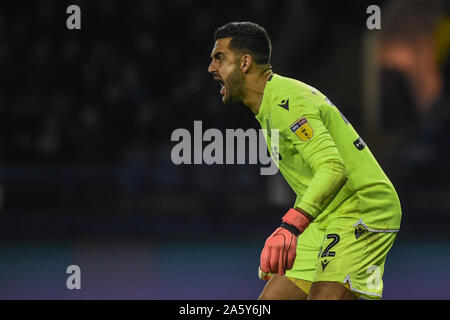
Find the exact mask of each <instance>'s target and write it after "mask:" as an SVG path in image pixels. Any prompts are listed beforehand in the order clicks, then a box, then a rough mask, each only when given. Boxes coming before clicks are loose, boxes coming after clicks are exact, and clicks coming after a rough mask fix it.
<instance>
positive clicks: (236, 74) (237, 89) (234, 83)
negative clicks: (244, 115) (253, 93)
mask: <svg viewBox="0 0 450 320" xmlns="http://www.w3.org/2000/svg"><path fill="white" fill-rule="evenodd" d="M224 83H225V88H226V89H225V90H226V91H225V95H224V97H223V102H224V103H232V102H238V101H242V100H243V97H244V95H243V92H242V88H243V84H244V77H243V75H242V74H241V72H240V70H239V68H235V69H234V70H233V71H232V72H231V73H230V75H229V76H228V78H227V79H226V80H225V81H224Z"/></svg>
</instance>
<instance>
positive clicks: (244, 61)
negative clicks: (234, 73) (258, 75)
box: [239, 54, 253, 73]
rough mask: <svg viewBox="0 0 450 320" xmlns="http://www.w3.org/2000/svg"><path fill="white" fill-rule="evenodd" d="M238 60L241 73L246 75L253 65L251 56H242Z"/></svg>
mask: <svg viewBox="0 0 450 320" xmlns="http://www.w3.org/2000/svg"><path fill="white" fill-rule="evenodd" d="M240 60H241V61H240V65H239V67H240V68H241V71H242V72H243V73H247V72H248V70H249V69H250V67H251V66H252V63H253V59H252V56H251V55H249V54H244V55H243V56H242V57H241V59H240Z"/></svg>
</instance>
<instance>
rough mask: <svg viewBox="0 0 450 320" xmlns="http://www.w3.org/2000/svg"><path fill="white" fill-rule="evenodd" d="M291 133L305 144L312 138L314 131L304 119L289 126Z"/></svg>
mask: <svg viewBox="0 0 450 320" xmlns="http://www.w3.org/2000/svg"><path fill="white" fill-rule="evenodd" d="M291 131H292V132H293V133H295V135H296V136H297V137H298V138H299V139H300V140H302V141H304V142H306V141H309V140H311V139H312V138H313V137H314V129H313V128H312V127H311V125H310V124H309V122H308V120H307V119H306V118H301V119H298V120H297V121H295V122H294V123H293V124H291Z"/></svg>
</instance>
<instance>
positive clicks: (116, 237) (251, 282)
mask: <svg viewBox="0 0 450 320" xmlns="http://www.w3.org/2000/svg"><path fill="white" fill-rule="evenodd" d="M72 4H76V5H78V6H79V7H80V9H81V30H68V29H67V27H66V20H67V18H68V17H69V14H67V13H66V9H67V7H68V6H69V5H72ZM370 4H377V5H378V6H380V8H381V30H368V28H367V27H366V20H367V18H368V17H369V16H370V14H367V13H366V9H367V7H368V6H369V5H370ZM244 20H249V21H253V22H257V23H259V24H261V25H262V26H264V27H265V28H266V29H267V30H268V32H269V35H270V36H271V38H272V45H273V56H272V66H273V69H274V71H275V72H276V73H279V74H281V75H285V76H290V77H294V78H297V79H299V80H301V81H303V82H306V83H308V84H310V85H312V86H314V87H316V88H317V89H319V90H320V91H322V92H323V93H325V94H326V95H327V96H328V97H329V98H330V99H331V100H332V101H333V102H334V104H336V105H337V106H338V107H339V109H340V110H341V111H342V112H343V113H344V114H345V116H346V117H347V119H349V121H350V122H351V123H352V124H353V126H354V127H355V128H356V130H357V131H358V132H359V133H360V135H361V136H362V137H363V139H364V140H365V141H366V142H367V144H368V145H369V147H370V148H371V150H372V152H373V154H374V155H375V157H376V158H377V159H378V160H379V162H380V164H381V166H382V167H383V168H384V169H385V171H386V173H387V174H388V176H389V177H390V179H391V180H392V182H393V183H394V185H395V187H396V188H397V191H398V193H399V196H400V200H401V203H402V207H403V220H402V229H401V232H400V233H399V235H398V238H397V241H396V243H395V244H394V247H393V248H392V250H391V252H390V254H389V255H388V259H387V262H386V269H385V277H384V281H385V283H384V287H385V291H384V298H386V299H449V298H450V277H449V276H448V270H449V267H450V258H449V257H448V254H447V253H448V252H450V228H449V225H450V200H449V198H450V164H449V161H450V102H449V99H450V96H449V94H450V90H449V74H450V72H449V63H450V61H449V56H450V55H449V52H450V51H449V50H450V1H444V0H443V1H438V0H436V1H434V0H428V1H412V0H411V1H401V0H395V1H376V2H368V1H358V0H354V1H350V0H345V1H333V2H331V1H300V0H277V1H272V0H252V1H237V0H227V1H222V2H212V1H194V0H167V1H118V0H103V1H56V0H41V1H29V2H26V1H14V2H13V1H6V2H2V3H1V4H0V79H1V86H0V130H1V135H0V148H1V149H0V151H1V152H0V240H1V243H0V288H1V289H0V298H2V299H48V298H56V299H78V298H82V299H94V298H96V299H116V298H118V299H133V298H135V299H254V298H256V297H257V296H258V294H259V292H260V290H261V289H262V287H263V286H264V283H263V282H262V281H261V280H258V279H257V274H256V271H257V267H258V264H259V254H260V250H261V249H262V246H263V244H264V241H265V239H266V237H267V236H268V235H270V233H271V232H272V231H273V229H274V228H275V227H277V226H278V225H279V220H280V217H281V216H282V215H283V214H284V212H285V211H286V210H287V209H288V208H289V207H290V206H292V204H293V201H294V195H293V193H292V191H291V190H290V189H289V188H288V186H287V184H286V183H285V182H284V180H283V179H282V177H280V175H279V174H278V175H276V176H261V175H260V173H259V170H260V166H259V165H250V164H248V165H237V164H236V165H211V166H208V165H179V166H177V165H174V164H173V163H172V161H171V158H170V155H171V150H172V148H173V146H174V145H175V144H176V142H172V141H171V134H172V132H173V131H174V130H175V129H177V128H186V129H187V130H189V131H190V132H191V133H193V125H194V121H195V120H201V121H202V122H203V130H206V129H207V128H219V129H220V130H222V131H224V130H225V129H226V128H230V129H237V128H243V129H248V128H255V129H258V128H259V127H258V123H257V121H256V119H254V116H253V115H252V114H251V112H250V111H249V110H248V109H247V108H246V107H244V106H243V105H241V104H231V105H223V104H222V103H221V97H220V95H219V90H218V86H217V83H216V82H215V81H213V80H212V79H211V76H210V75H209V74H208V73H207V67H208V64H209V62H210V57H209V56H210V53H211V50H212V47H213V40H212V38H213V33H214V30H215V29H216V28H217V27H218V26H221V25H223V24H225V23H227V22H229V21H244ZM204 145H205V144H204ZM72 264H75V265H79V266H80V268H81V270H82V289H81V290H73V291H70V290H68V289H67V287H66V278H67V277H68V274H66V268H67V266H69V265H72Z"/></svg>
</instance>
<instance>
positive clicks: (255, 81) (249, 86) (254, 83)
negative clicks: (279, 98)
mask: <svg viewBox="0 0 450 320" xmlns="http://www.w3.org/2000/svg"><path fill="white" fill-rule="evenodd" d="M272 74H273V72H272V69H271V67H270V66H269V67H268V68H266V69H264V70H262V71H261V72H258V73H254V74H249V75H247V79H246V81H245V93H246V94H245V98H244V99H243V101H242V102H243V103H244V104H245V105H246V106H247V107H249V108H250V110H251V111H252V112H253V113H254V114H256V115H257V114H258V113H259V108H260V107H261V102H262V98H263V94H264V89H265V88H266V84H267V80H268V79H269V77H270V76H272Z"/></svg>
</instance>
